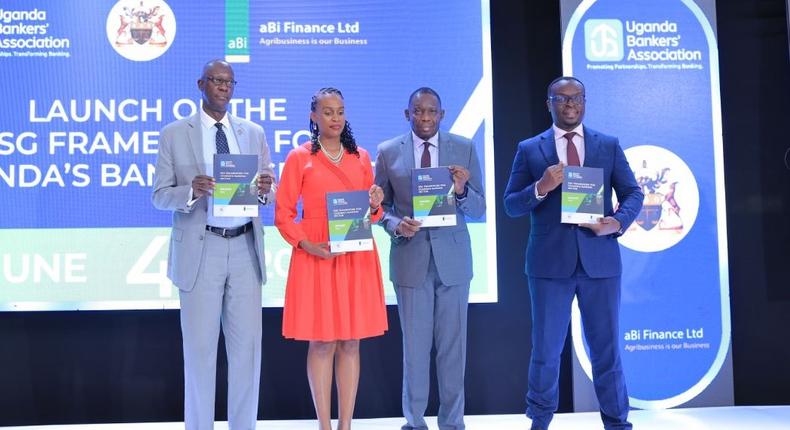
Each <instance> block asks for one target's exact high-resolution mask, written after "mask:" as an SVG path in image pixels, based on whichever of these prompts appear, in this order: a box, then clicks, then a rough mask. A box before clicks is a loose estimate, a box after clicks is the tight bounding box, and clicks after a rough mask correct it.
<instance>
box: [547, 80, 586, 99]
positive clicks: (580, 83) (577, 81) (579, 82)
mask: <svg viewBox="0 0 790 430" xmlns="http://www.w3.org/2000/svg"><path fill="white" fill-rule="evenodd" d="M559 81H573V82H576V83H577V84H579V85H581V87H582V91H584V92H587V89H586V88H585V87H584V83H583V82H582V81H580V80H579V78H575V77H573V76H560V77H559V78H556V79H554V80H553V81H551V82H550V83H549V86H548V87H546V97H551V87H553V86H554V84H556V83H557V82H559Z"/></svg>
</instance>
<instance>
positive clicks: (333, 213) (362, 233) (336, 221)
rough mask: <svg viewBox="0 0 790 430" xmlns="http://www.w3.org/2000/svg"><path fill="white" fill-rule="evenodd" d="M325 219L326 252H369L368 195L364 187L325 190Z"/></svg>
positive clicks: (370, 234)
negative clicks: (327, 240) (329, 191)
mask: <svg viewBox="0 0 790 430" xmlns="http://www.w3.org/2000/svg"><path fill="white" fill-rule="evenodd" d="M326 213H327V219H328V220H329V251H330V252H333V253H339V252H351V251H370V250H372V249H373V231H372V229H371V226H370V196H369V195H368V192H367V191H365V190H361V191H344V192H338V193H326Z"/></svg>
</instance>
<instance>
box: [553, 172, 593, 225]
mask: <svg viewBox="0 0 790 430" xmlns="http://www.w3.org/2000/svg"><path fill="white" fill-rule="evenodd" d="M563 174H564V175H565V178H564V180H563V181H562V214H561V217H562V218H561V219H562V222H563V223H566V224H583V223H588V224H589V223H597V222H598V219H599V218H603V169H601V168H599V167H578V166H565V168H564V169H563Z"/></svg>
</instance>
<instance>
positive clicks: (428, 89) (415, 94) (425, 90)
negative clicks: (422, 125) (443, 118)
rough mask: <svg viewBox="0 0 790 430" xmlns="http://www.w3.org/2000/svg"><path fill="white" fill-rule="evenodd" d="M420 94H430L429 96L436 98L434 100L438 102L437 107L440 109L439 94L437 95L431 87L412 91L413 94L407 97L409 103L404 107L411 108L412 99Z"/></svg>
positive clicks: (440, 100) (440, 99)
mask: <svg viewBox="0 0 790 430" xmlns="http://www.w3.org/2000/svg"><path fill="white" fill-rule="evenodd" d="M420 94H430V95H432V96H434V97H436V100H438V101H439V107H442V98H441V97H439V93H437V92H436V91H435V90H434V89H433V88H431V87H420V88H417V89H416V90H414V92H413V93H411V95H410V96H409V103H408V104H407V105H406V106H411V101H412V100H414V98H415V97H417V96H418V95H420Z"/></svg>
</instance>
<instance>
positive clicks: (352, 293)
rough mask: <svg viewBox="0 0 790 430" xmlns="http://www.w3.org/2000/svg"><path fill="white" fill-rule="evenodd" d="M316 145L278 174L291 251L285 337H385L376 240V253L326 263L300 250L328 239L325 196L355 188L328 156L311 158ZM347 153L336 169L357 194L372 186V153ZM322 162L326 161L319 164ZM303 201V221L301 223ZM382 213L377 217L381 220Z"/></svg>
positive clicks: (282, 222)
mask: <svg viewBox="0 0 790 430" xmlns="http://www.w3.org/2000/svg"><path fill="white" fill-rule="evenodd" d="M310 148H311V143H309V142H308V143H306V144H304V145H301V146H300V147H298V148H296V149H294V150H292V151H291V152H290V153H289V154H288V157H287V159H286V160H285V167H284V168H283V171H282V173H281V176H280V184H279V188H278V189H277V197H276V200H275V201H276V204H275V210H274V224H275V225H276V226H277V229H278V230H279V231H280V234H281V235H282V236H283V238H284V239H285V240H286V241H287V242H288V243H290V244H291V245H292V246H293V252H292V254H291V263H290V266H289V268H288V280H287V283H286V289H285V306H284V309H283V336H285V337H286V338H289V339H299V340H318V341H333V340H349V339H362V338H365V337H371V336H379V335H381V334H383V333H384V332H385V331H386V330H387V314H386V307H385V305H384V286H383V281H382V277H381V266H380V264H379V256H378V251H377V250H376V245H375V242H374V244H373V250H372V251H357V252H349V253H346V254H343V255H339V256H337V257H333V258H331V259H327V260H324V259H321V258H319V257H316V256H313V255H310V254H308V253H307V252H305V251H304V250H302V249H301V248H299V247H298V245H299V241H301V240H303V239H307V240H309V241H311V242H314V243H321V242H327V241H328V240H329V232H328V226H327V212H326V193H328V192H336V191H352V190H349V189H348V188H347V187H346V186H345V185H344V184H343V182H342V181H341V179H340V178H338V176H337V175H335V174H334V173H333V172H332V171H331V170H330V168H329V167H327V165H326V164H325V163H331V162H330V161H329V160H328V159H327V158H326V156H325V155H324V154H323V152H321V151H318V152H316V153H315V154H311V153H310ZM358 151H359V158H357V156H356V155H353V154H349V153H348V152H346V153H345V154H343V159H342V160H341V162H340V164H339V165H338V166H337V167H339V168H340V170H342V172H343V173H345V175H346V176H347V177H348V179H350V181H351V183H352V184H353V185H354V189H355V190H369V189H370V187H371V185H373V169H372V168H371V164H370V155H368V153H367V151H365V150H364V149H362V148H359V147H358ZM319 157H321V158H322V159H323V160H320V159H319ZM300 197H301V199H302V208H303V209H302V220H301V222H296V216H297V212H296V211H297V206H296V205H297V202H298V201H299V198H300ZM382 212H383V210H379V211H378V213H377V214H375V215H372V216H371V222H376V221H378V220H379V219H380V218H381V215H382Z"/></svg>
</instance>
